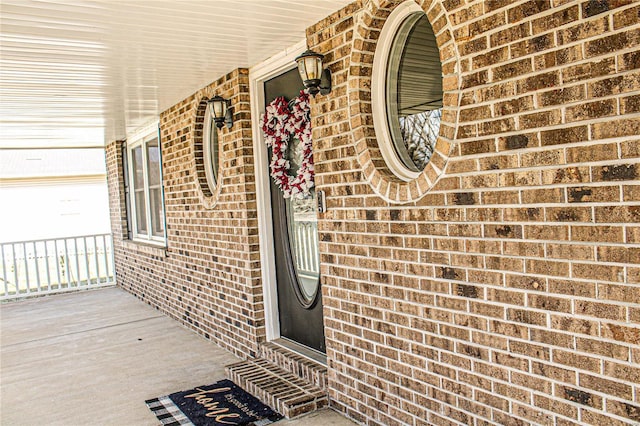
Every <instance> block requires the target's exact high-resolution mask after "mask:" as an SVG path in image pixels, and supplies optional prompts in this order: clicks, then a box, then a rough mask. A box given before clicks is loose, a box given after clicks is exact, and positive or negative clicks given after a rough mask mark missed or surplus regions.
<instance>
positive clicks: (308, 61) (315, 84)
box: [296, 50, 331, 97]
mask: <svg viewBox="0 0 640 426" xmlns="http://www.w3.org/2000/svg"><path fill="white" fill-rule="evenodd" d="M322 59H324V55H321V54H320V53H316V52H314V51H313V50H307V51H306V52H304V53H303V54H301V55H300V56H298V57H297V58H296V63H297V64H298V71H299V72H300V77H301V78H302V82H303V83H304V87H306V88H307V89H309V93H311V94H312V95H313V96H314V97H315V96H316V95H317V94H318V92H319V93H320V94H322V95H328V94H329V93H331V71H329V69H327V68H323V67H322Z"/></svg>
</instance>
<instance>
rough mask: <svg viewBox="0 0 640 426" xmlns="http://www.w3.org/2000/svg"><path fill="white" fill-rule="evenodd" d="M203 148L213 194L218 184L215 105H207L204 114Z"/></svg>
mask: <svg viewBox="0 0 640 426" xmlns="http://www.w3.org/2000/svg"><path fill="white" fill-rule="evenodd" d="M202 148H203V158H204V172H205V175H206V177H207V185H208V187H209V191H210V192H211V193H212V194H213V193H215V191H216V185H217V184H218V165H219V161H218V157H219V155H220V154H219V151H220V150H219V144H218V129H217V128H216V123H215V122H214V121H213V105H212V104H210V103H209V104H207V109H206V111H205V114H204V128H203V129H202Z"/></svg>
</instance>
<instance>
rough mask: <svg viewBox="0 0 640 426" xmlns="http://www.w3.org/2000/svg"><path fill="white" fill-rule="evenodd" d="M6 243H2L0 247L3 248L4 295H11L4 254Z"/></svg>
mask: <svg viewBox="0 0 640 426" xmlns="http://www.w3.org/2000/svg"><path fill="white" fill-rule="evenodd" d="M4 248H5V246H4V244H0V249H2V285H3V287H4V295H5V296H8V295H9V283H8V282H7V262H6V259H5V256H4Z"/></svg>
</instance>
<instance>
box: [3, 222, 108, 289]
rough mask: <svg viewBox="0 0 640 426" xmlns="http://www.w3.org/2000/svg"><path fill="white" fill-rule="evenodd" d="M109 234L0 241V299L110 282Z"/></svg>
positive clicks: (90, 286)
mask: <svg viewBox="0 0 640 426" xmlns="http://www.w3.org/2000/svg"><path fill="white" fill-rule="evenodd" d="M113 270H114V267H113V245H112V239H111V235H110V234H99V235H85V236H80V237H68V238H56V239H48V240H32V241H17V242H9V243H0V280H2V282H1V283H0V300H8V299H17V298H21V297H26V296H33V295H40V294H49V293H57V292H62V291H71V290H79V289H85V288H93V287H100V286H105V285H112V284H114V283H115V280H114V272H113Z"/></svg>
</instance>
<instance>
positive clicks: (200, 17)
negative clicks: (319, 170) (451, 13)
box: [0, 0, 352, 148]
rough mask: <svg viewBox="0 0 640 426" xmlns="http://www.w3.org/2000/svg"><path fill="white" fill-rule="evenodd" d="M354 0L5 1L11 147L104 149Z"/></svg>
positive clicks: (0, 41)
mask: <svg viewBox="0 0 640 426" xmlns="http://www.w3.org/2000/svg"><path fill="white" fill-rule="evenodd" d="M351 1H352V0H207V1H204V0H203V1H199V0H198V1H191V0H189V1H187V0H136V1H134V0H127V1H125V0H96V1H82V0H23V1H18V0H0V148H25V147H65V146H66V147H73V146H103V145H104V144H105V143H106V142H110V141H112V140H115V139H120V138H124V137H125V136H126V134H127V132H132V131H134V130H135V129H136V128H138V127H140V126H141V125H144V124H145V123H147V122H149V121H151V120H153V119H155V118H157V117H158V115H159V113H160V112H161V111H163V110H165V109H167V108H169V107H170V106H172V105H174V104H175V103H177V102H179V101H180V100H182V99H184V98H185V97H187V96H189V95H191V94H192V93H194V92H195V91H196V90H198V89H200V88H201V87H203V86H205V85H207V84H209V83H211V82H212V81H214V80H215V79H217V78H219V77H220V76H222V75H224V74H226V73H227V72H229V71H231V70H233V69H235V68H238V67H251V66H253V65H255V64H257V63H259V62H261V61H263V60H265V59H267V58H269V57H270V56H272V55H274V54H277V53H279V52H281V51H283V50H284V49H286V48H288V47H290V46H292V45H294V44H295V43H297V42H299V41H301V40H302V39H303V38H304V30H305V29H306V28H307V27H308V26H310V25H313V24H314V23H316V22H317V21H319V20H320V19H323V18H324V17H325V16H327V15H329V14H330V13H332V12H334V11H336V10H338V9H340V8H341V7H343V6H345V5H347V4H348V3H350V2H351Z"/></svg>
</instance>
